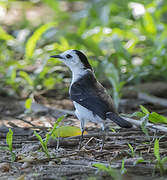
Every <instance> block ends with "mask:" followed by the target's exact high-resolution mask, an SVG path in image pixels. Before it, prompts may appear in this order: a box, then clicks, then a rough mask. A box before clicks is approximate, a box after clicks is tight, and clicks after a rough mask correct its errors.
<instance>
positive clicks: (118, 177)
mask: <svg viewBox="0 0 167 180" xmlns="http://www.w3.org/2000/svg"><path fill="white" fill-rule="evenodd" d="M93 167H96V168H98V170H99V171H103V172H106V173H107V174H109V175H110V176H111V177H112V178H113V179H114V180H121V179H122V176H121V173H120V172H119V171H118V170H117V169H114V168H111V167H110V166H106V165H104V164H101V163H94V164H93Z"/></svg>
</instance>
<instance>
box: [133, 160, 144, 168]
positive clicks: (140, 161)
mask: <svg viewBox="0 0 167 180" xmlns="http://www.w3.org/2000/svg"><path fill="white" fill-rule="evenodd" d="M143 162H145V160H144V159H143V158H141V159H138V160H136V161H135V162H134V163H133V165H134V166H136V165H137V164H139V163H143Z"/></svg>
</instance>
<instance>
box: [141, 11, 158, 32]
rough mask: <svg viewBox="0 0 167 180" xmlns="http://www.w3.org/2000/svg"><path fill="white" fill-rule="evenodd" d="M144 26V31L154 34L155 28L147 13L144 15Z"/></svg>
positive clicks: (151, 18)
mask: <svg viewBox="0 0 167 180" xmlns="http://www.w3.org/2000/svg"><path fill="white" fill-rule="evenodd" d="M144 26H145V30H146V31H147V32H148V33H150V34H156V26H155V22H154V20H153V17H152V16H151V14H150V13H149V12H146V13H145V14H144Z"/></svg>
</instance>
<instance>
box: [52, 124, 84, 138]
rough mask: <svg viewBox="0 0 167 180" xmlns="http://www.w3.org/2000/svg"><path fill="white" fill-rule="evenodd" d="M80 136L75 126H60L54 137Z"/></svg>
mask: <svg viewBox="0 0 167 180" xmlns="http://www.w3.org/2000/svg"><path fill="white" fill-rule="evenodd" d="M81 134H82V132H81V130H80V128H79V127H75V126H61V127H58V128H57V129H56V130H55V132H54V136H55V137H71V136H80V135H81ZM84 134H87V132H86V131H84Z"/></svg>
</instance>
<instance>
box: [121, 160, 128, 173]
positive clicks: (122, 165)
mask: <svg viewBox="0 0 167 180" xmlns="http://www.w3.org/2000/svg"><path fill="white" fill-rule="evenodd" d="M120 172H121V174H125V173H127V169H126V168H125V159H123V160H122V164H121V170H120Z"/></svg>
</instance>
